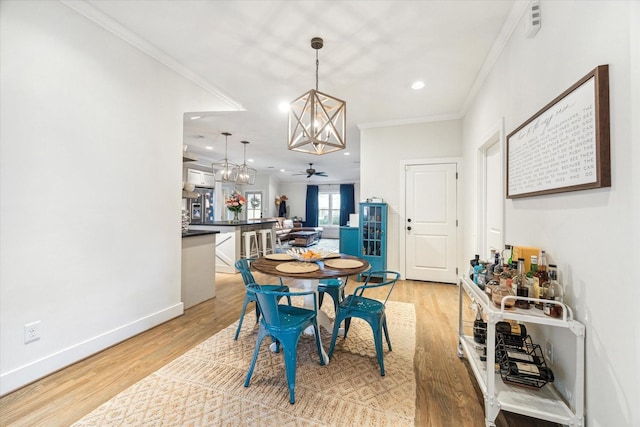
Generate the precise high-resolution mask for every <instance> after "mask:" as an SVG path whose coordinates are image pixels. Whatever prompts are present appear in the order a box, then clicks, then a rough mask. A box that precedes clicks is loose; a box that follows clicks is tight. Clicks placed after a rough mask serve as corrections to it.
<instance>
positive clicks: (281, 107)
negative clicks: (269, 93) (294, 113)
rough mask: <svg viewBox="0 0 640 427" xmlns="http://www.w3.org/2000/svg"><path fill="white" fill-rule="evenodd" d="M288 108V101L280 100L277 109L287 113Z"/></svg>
mask: <svg viewBox="0 0 640 427" xmlns="http://www.w3.org/2000/svg"><path fill="white" fill-rule="evenodd" d="M290 108H291V106H290V104H289V103H288V102H285V101H282V102H281V103H280V104H278V110H280V112H281V113H288V112H289V109H290Z"/></svg>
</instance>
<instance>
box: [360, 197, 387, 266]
mask: <svg viewBox="0 0 640 427" xmlns="http://www.w3.org/2000/svg"><path fill="white" fill-rule="evenodd" d="M359 221H360V227H359V228H358V231H359V236H358V242H359V246H360V247H359V250H360V253H359V255H360V257H362V258H364V259H366V260H367V261H368V262H369V264H371V269H370V270H369V271H370V272H374V271H381V270H386V269H387V204H386V203H360V219H359ZM363 274H365V275H366V274H367V273H363Z"/></svg>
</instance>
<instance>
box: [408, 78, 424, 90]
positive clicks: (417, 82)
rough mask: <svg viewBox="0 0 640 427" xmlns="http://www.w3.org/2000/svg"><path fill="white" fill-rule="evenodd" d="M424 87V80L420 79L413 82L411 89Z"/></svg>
mask: <svg viewBox="0 0 640 427" xmlns="http://www.w3.org/2000/svg"><path fill="white" fill-rule="evenodd" d="M423 87H424V82H423V81H420V80H418V81H415V82H413V84H412V85H411V89H413V90H418V89H422V88H423Z"/></svg>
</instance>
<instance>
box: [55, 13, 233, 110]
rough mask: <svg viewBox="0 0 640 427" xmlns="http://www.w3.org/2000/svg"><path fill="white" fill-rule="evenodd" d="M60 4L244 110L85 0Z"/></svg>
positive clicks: (205, 81) (198, 76)
mask: <svg viewBox="0 0 640 427" xmlns="http://www.w3.org/2000/svg"><path fill="white" fill-rule="evenodd" d="M60 2H61V3H62V4H64V5H65V6H68V7H69V8H71V9H73V10H75V11H76V12H78V13H79V14H81V15H83V16H84V17H86V18H87V19H89V20H91V21H93V22H95V23H96V24H98V25H99V26H101V27H102V28H104V29H106V30H108V31H109V32H111V33H112V34H114V35H116V36H118V37H120V38H121V39H122V40H124V41H125V42H127V43H129V44H130V45H132V46H133V47H135V48H137V49H138V50H140V51H142V52H144V53H146V54H147V55H149V56H150V57H152V58H154V59H155V60H157V61H158V62H160V63H161V64H163V65H165V66H166V67H168V68H169V69H171V70H173V71H175V72H176V73H178V74H180V75H181V76H183V77H184V78H186V79H187V80H190V81H191V82H193V83H195V84H196V85H198V86H199V87H201V88H202V89H204V90H205V91H207V92H209V93H210V94H212V95H215V96H217V97H218V98H220V99H221V100H222V101H224V102H226V103H227V104H229V107H230V109H232V110H244V107H243V106H242V104H241V103H240V102H238V101H237V100H235V99H233V98H232V97H231V96H229V95H227V94H226V93H225V92H224V91H222V90H220V89H219V88H217V87H215V86H214V85H212V84H211V83H209V82H208V81H207V80H206V79H204V78H203V77H202V76H200V75H198V74H196V73H194V72H193V71H191V70H190V69H189V68H187V67H185V66H184V65H182V64H180V63H179V62H178V61H176V60H175V59H174V58H172V57H171V56H169V55H167V54H166V53H165V52H163V51H162V50H160V49H158V48H157V47H156V46H154V45H153V44H151V43H149V42H148V41H147V40H145V39H143V38H142V37H140V36H138V35H137V34H135V33H134V32H132V31H130V30H129V29H127V28H125V27H124V26H123V25H122V24H120V23H119V22H117V21H116V20H114V19H113V18H111V17H109V16H107V15H106V14H105V13H104V12H102V11H100V10H98V9H96V8H95V7H94V6H92V5H91V4H89V3H87V2H86V1H84V0H60Z"/></svg>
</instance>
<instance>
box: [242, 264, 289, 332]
mask: <svg viewBox="0 0 640 427" xmlns="http://www.w3.org/2000/svg"><path fill="white" fill-rule="evenodd" d="M254 259H255V258H243V259H239V260H238V261H236V263H235V266H236V269H237V270H238V271H239V272H240V274H241V275H242V281H243V282H244V285H245V286H247V285H249V284H251V283H256V279H254V277H253V274H251V261H253V260H254ZM263 286H264V287H265V289H269V290H272V291H279V292H289V287H288V286H285V285H284V284H283V283H282V278H280V285H263ZM287 300H288V301H289V305H291V298H287ZM250 302H256V298H255V295H254V294H253V293H251V292H247V293H246V294H245V296H244V303H243V304H242V312H241V313H240V320H239V321H238V329H236V336H235V338H234V340H236V341H237V340H238V335H240V329H242V320H243V319H244V314H245V311H246V310H247V305H248V304H249V303H250ZM259 320H260V307H259V306H258V304H257V302H256V323H258V321H259Z"/></svg>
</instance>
